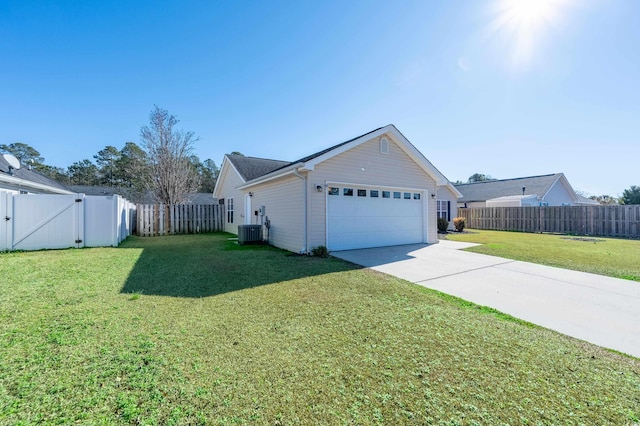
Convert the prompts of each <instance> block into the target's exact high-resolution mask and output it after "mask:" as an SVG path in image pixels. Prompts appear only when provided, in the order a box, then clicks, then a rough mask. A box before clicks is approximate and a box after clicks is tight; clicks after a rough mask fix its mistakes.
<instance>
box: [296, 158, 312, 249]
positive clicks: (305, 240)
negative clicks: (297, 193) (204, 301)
mask: <svg viewBox="0 0 640 426" xmlns="http://www.w3.org/2000/svg"><path fill="white" fill-rule="evenodd" d="M293 174H294V175H295V176H296V177H299V178H300V179H302V184H303V185H304V247H303V249H302V250H300V253H301V254H307V253H309V248H308V247H307V226H308V218H307V177H306V176H302V175H301V174H300V172H298V170H297V169H293Z"/></svg>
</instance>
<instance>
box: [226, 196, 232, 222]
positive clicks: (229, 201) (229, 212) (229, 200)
mask: <svg viewBox="0 0 640 426" xmlns="http://www.w3.org/2000/svg"><path fill="white" fill-rule="evenodd" d="M225 204H226V205H227V223H233V197H232V198H227V199H226V201H225Z"/></svg>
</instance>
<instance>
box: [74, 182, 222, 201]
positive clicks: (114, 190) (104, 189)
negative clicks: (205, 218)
mask: <svg viewBox="0 0 640 426" xmlns="http://www.w3.org/2000/svg"><path fill="white" fill-rule="evenodd" d="M69 188H70V189H71V190H73V191H74V192H77V193H81V194H85V195H120V196H122V197H123V198H126V199H127V200H129V201H131V202H133V203H136V204H155V203H156V200H155V199H154V197H153V194H152V193H151V192H149V191H147V192H142V193H140V192H137V191H136V190H135V189H133V188H123V187H118V186H99V185H69ZM185 204H218V200H217V199H216V198H215V197H214V196H213V193H211V192H194V193H191V194H188V196H187V200H186V202H185Z"/></svg>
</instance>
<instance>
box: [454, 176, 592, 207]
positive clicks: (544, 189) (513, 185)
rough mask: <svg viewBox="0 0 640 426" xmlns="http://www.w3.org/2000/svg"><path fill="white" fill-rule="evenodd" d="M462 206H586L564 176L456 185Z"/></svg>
mask: <svg viewBox="0 0 640 426" xmlns="http://www.w3.org/2000/svg"><path fill="white" fill-rule="evenodd" d="M454 186H455V187H456V189H457V190H458V191H460V193H461V194H462V197H461V198H459V199H458V207H492V206H493V207H520V206H575V205H580V204H583V203H582V201H581V200H580V198H579V197H578V195H577V194H576V192H575V191H574V190H573V188H572V187H571V185H570V184H569V181H568V180H567V178H566V177H565V176H564V174H562V173H554V174H549V175H541V176H529V177H521V178H514V179H503V180H490V181H483V182H473V183H463V184H456V185H454Z"/></svg>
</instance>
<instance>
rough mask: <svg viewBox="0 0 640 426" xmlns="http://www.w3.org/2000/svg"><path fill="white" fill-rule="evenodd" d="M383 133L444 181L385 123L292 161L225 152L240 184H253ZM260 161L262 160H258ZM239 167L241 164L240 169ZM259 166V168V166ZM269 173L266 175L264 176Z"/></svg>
mask: <svg viewBox="0 0 640 426" xmlns="http://www.w3.org/2000/svg"><path fill="white" fill-rule="evenodd" d="M384 133H387V134H388V135H390V136H391V137H392V138H393V139H394V140H396V141H397V142H400V146H403V149H404V150H405V152H406V153H407V154H408V155H409V156H412V157H413V158H414V160H415V161H416V162H418V163H419V164H420V165H421V166H422V167H423V169H424V170H425V171H427V173H429V174H431V175H432V176H434V179H435V180H436V182H437V183H438V184H444V183H445V182H448V180H447V178H446V177H444V175H443V174H442V173H441V172H440V171H439V170H438V169H437V168H436V167H435V166H434V165H433V164H431V162H430V161H429V160H427V159H426V158H425V157H424V155H422V153H421V152H420V151H418V149H417V148H416V147H415V146H414V145H413V144H412V143H411V142H409V140H408V139H407V138H406V137H404V135H403V134H402V133H400V131H399V130H398V129H397V128H396V127H395V126H394V125H393V124H389V125H387V126H384V127H378V128H377V129H374V130H371V131H369V132H367V133H364V134H362V135H360V136H356V137H355V138H351V139H349V140H347V141H344V142H340V143H339V144H336V145H333V146H331V147H329V148H326V149H323V150H322V151H318V152H316V153H314V154H311V155H308V156H306V157H302V158H300V159H298V160H296V161H291V162H286V161H278V160H266V159H263V158H255V157H242V156H234V155H227V158H229V159H230V160H231V162H232V164H233V165H234V166H235V167H236V169H237V170H238V173H240V175H241V176H242V177H243V178H244V180H245V182H247V184H246V185H244V186H242V187H241V188H244V187H247V186H250V185H253V184H256V183H258V182H260V181H264V180H266V179H272V178H274V177H277V176H280V175H282V174H285V173H291V172H292V171H294V169H296V168H298V167H304V168H306V169H307V170H313V167H314V166H315V165H316V164H318V163H321V162H322V161H325V160H326V159H328V158H331V157H333V156H335V155H339V154H340V153H342V152H344V151H346V150H349V149H351V148H353V147H354V146H357V145H358V144H360V143H362V142H365V141H366V140H367V137H369V136H370V137H371V138H375V137H376V136H377V135H380V134H384ZM238 157H240V163H237V160H238ZM261 161H262V162H263V163H261ZM277 163H280V166H279V167H277V168H274V169H271V170H268V169H269V167H271V166H276V165H277ZM238 165H240V168H245V169H243V170H241V169H240V168H239V167H238ZM259 167H262V169H259ZM267 175H269V176H267Z"/></svg>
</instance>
